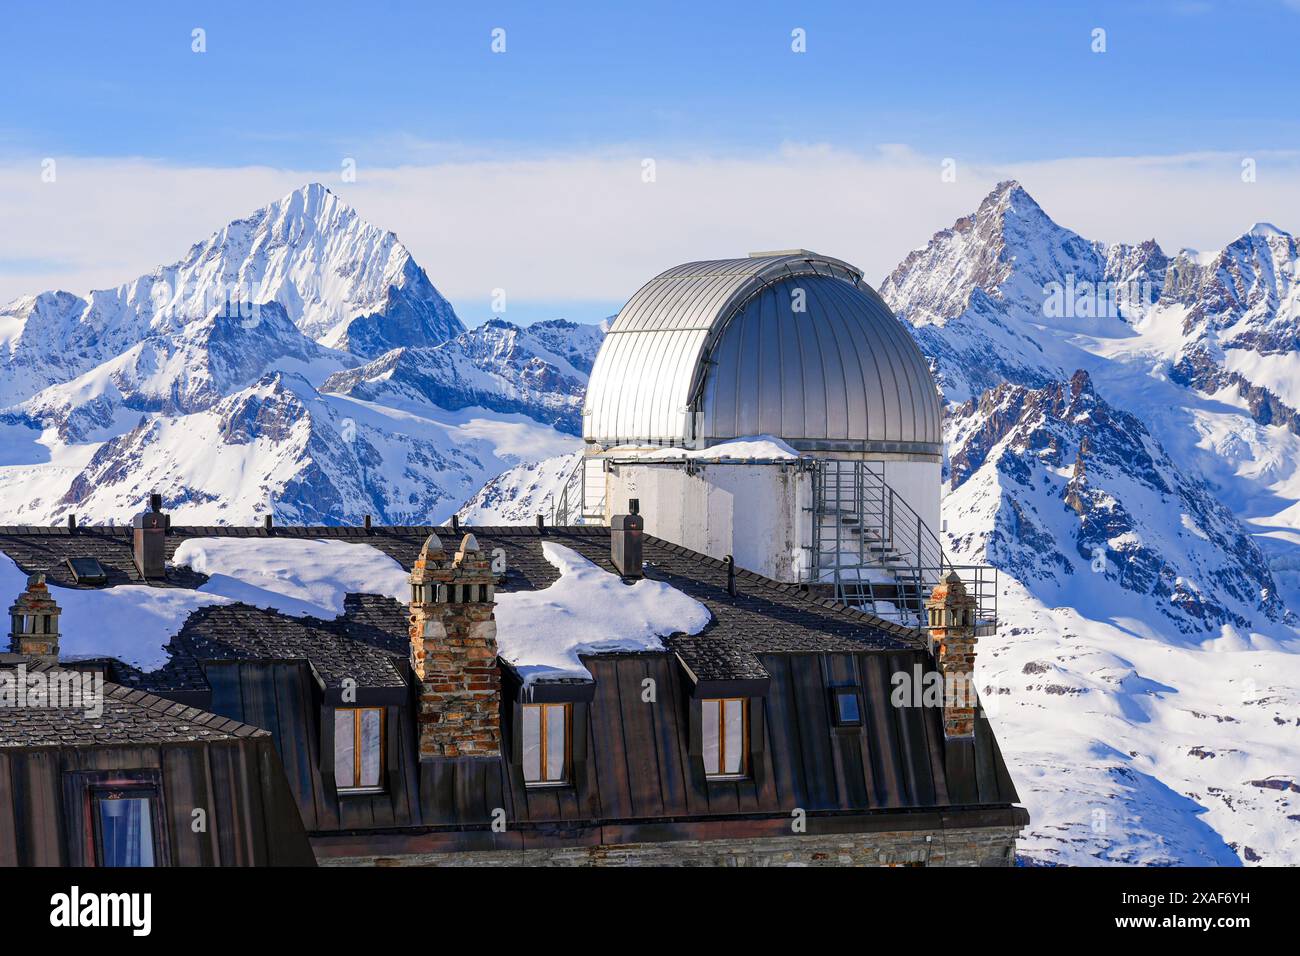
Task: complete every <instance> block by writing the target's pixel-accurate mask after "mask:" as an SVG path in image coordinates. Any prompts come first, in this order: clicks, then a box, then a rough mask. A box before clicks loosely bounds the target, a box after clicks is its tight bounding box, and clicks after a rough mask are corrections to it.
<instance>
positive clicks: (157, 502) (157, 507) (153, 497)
mask: <svg viewBox="0 0 1300 956" xmlns="http://www.w3.org/2000/svg"><path fill="white" fill-rule="evenodd" d="M149 510H150V511H162V495H160V494H158V492H156V491H154V492H150V494H149Z"/></svg>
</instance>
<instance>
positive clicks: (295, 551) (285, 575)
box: [172, 538, 411, 620]
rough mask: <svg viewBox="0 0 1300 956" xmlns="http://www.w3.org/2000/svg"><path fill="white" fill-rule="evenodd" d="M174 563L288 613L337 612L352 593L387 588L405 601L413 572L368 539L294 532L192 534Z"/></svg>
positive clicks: (217, 588) (236, 597)
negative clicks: (253, 537) (253, 539)
mask: <svg viewBox="0 0 1300 956" xmlns="http://www.w3.org/2000/svg"><path fill="white" fill-rule="evenodd" d="M172 564H174V565H177V566H180V565H188V566H189V567H191V568H193V569H194V570H195V571H198V572H200V573H202V574H206V575H208V580H207V582H206V583H204V585H203V586H202V587H201V588H199V591H200V592H201V593H203V594H212V595H220V596H221V597H224V598H228V599H230V600H232V601H243V602H244V603H245V604H252V605H254V606H255V607H261V608H271V609H274V610H277V611H280V612H281V613H284V614H293V615H297V616H305V615H311V616H313V617H320V618H325V619H326V620H329V619H332V618H336V617H338V616H339V615H340V614H342V613H343V598H344V597H345V596H346V595H348V594H383V595H386V596H388V597H391V598H393V599H395V600H398V601H402V602H405V601H406V600H407V599H408V597H409V596H410V590H411V585H410V580H411V579H410V576H409V575H408V574H407V572H406V571H405V570H404V569H403V568H402V566H401V565H400V564H398V563H397V562H396V561H394V560H393V559H392V558H390V557H389V556H388V555H386V554H384V553H383V552H382V551H380V550H378V549H377V548H372V547H371V546H370V545H368V544H356V543H350V542H347V541H329V540H310V541H304V540H301V539H293V538H266V539H259V540H258V542H257V545H256V546H255V547H249V544H248V542H247V541H246V540H244V539H241V538H188V539H186V540H185V541H183V542H182V543H181V545H180V547H178V548H177V549H176V554H175V555H174V556H173V558H172Z"/></svg>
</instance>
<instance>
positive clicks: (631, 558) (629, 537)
mask: <svg viewBox="0 0 1300 956" xmlns="http://www.w3.org/2000/svg"><path fill="white" fill-rule="evenodd" d="M628 505H629V508H628V510H629V511H631V512H632V513H631V514H626V515H613V516H612V517H611V518H610V519H609V548H610V560H611V561H612V562H613V563H614V567H615V568H616V569H618V573H619V574H621V575H623V577H625V578H639V577H641V576H642V571H641V563H642V557H641V551H642V538H643V537H644V536H645V518H643V517H641V515H639V514H637V512H638V511H639V510H640V502H638V501H637V500H636V499H635V498H633V499H632V500H631V501H629V502H628Z"/></svg>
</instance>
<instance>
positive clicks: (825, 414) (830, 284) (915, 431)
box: [582, 250, 942, 458]
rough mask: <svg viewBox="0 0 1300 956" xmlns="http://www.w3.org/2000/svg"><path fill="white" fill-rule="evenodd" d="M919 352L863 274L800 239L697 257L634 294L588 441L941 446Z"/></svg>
mask: <svg viewBox="0 0 1300 956" xmlns="http://www.w3.org/2000/svg"><path fill="white" fill-rule="evenodd" d="M940 414H941V413H940V405H939V395H938V392H937V390H936V388H935V384H934V379H933V378H932V377H931V375H930V370H929V367H928V365H927V364H926V361H925V358H924V357H923V356H922V354H921V350H920V349H919V348H917V346H916V343H915V342H914V341H913V340H912V337H911V335H909V334H908V332H907V330H906V329H904V328H903V326H902V325H901V324H900V323H899V321H898V320H897V319H896V318H895V317H894V314H893V312H891V311H890V309H889V306H888V305H886V304H885V302H884V300H883V299H881V298H880V296H879V295H878V294H877V293H876V291H875V290H874V289H872V288H871V287H870V286H869V285H867V284H866V283H865V282H863V281H862V273H861V271H860V270H858V269H856V268H854V267H853V266H851V265H849V264H848V263H846V262H842V261H840V260H838V259H832V258H829V257H827V256H820V255H817V254H815V253H812V252H807V251H804V250H797V251H793V252H780V253H755V254H753V255H751V256H750V257H749V258H746V259H721V260H717V261H711V262H688V263H686V264H684V265H680V266H676V267H674V268H672V269H669V270H668V271H667V272H664V273H662V274H660V275H658V276H656V277H655V278H653V279H651V280H650V281H649V282H647V283H646V284H645V285H644V286H642V287H641V289H640V290H639V291H638V292H637V293H636V294H635V295H633V296H632V298H631V299H629V300H628V302H627V304H626V305H624V306H623V308H622V310H621V311H620V312H619V313H618V317H617V318H616V319H615V320H614V324H613V326H612V327H611V329H610V331H609V334H608V335H607V336H606V338H605V342H604V344H603V345H602V346H601V349H600V354H599V355H598V356H597V358H596V364H595V367H594V368H593V370H592V374H591V382H590V384H589V385H588V388H587V399H586V404H585V406H584V408H583V429H582V431H583V438H584V439H586V441H587V442H588V443H589V444H594V445H598V446H601V447H604V448H608V447H611V446H614V445H678V446H684V447H687V448H706V447H708V446H711V445H716V444H718V443H721V442H725V441H730V440H732V439H736V438H742V437H745V436H750V435H775V436H776V437H778V438H781V439H783V440H784V441H786V442H787V443H788V444H790V445H791V446H793V447H794V448H797V449H799V450H800V451H808V452H819V451H820V452H831V453H834V452H850V453H852V452H872V453H882V452H883V453H898V454H907V455H913V456H922V457H927V458H928V457H931V456H934V457H938V456H941V455H942V445H941V442H942V438H941V430H940V428H941V425H940Z"/></svg>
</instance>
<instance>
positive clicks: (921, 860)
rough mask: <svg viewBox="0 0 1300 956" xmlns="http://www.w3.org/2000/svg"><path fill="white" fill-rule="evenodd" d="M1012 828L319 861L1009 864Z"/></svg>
mask: <svg viewBox="0 0 1300 956" xmlns="http://www.w3.org/2000/svg"><path fill="white" fill-rule="evenodd" d="M1017 833H1018V830H1017V828H1015V827H979V828H970V829H954V830H912V831H885V832H880V833H856V834H835V835H811V834H810V835H803V836H788V837H757V838H745V839H731V840H680V841H671V842H665V843H625V844H620V845H610V846H573V847H562V848H555V847H551V848H538V849H527V850H479V851H473V850H471V851H462V852H450V853H419V854H410V855H403V856H397V855H394V856H378V855H376V856H358V857H335V858H328V857H321V858H320V859H319V860H318V862H319V863H320V864H321V865H322V866H746V867H748V866H916V865H921V866H1011V865H1012V864H1013V863H1014V861H1015V847H1016V835H1017Z"/></svg>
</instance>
